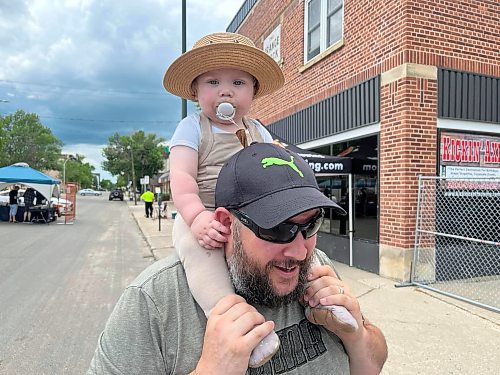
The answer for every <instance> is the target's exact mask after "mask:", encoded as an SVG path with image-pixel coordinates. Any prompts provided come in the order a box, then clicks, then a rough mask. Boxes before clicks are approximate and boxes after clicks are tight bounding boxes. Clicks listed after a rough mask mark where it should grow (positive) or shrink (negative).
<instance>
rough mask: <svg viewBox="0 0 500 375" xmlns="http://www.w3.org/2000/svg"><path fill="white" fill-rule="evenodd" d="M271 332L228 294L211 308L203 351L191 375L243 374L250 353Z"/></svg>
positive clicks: (240, 299)
mask: <svg viewBox="0 0 500 375" xmlns="http://www.w3.org/2000/svg"><path fill="white" fill-rule="evenodd" d="M273 329H274V322H272V321H267V322H266V320H265V318H264V316H262V315H261V314H260V313H259V312H258V311H257V310H256V309H255V308H254V307H253V306H251V305H249V304H248V303H246V302H245V300H244V299H243V297H240V296H238V295H236V294H231V295H229V296H226V297H224V298H222V299H221V300H220V301H219V302H218V303H217V305H215V307H214V308H213V310H212V312H211V313H210V316H209V318H208V322H207V328H206V331H205V339H204V342H203V351H202V353H201V358H200V361H199V362H198V365H197V366H196V370H195V372H194V373H196V374H197V375H203V374H214V375H218V374H223V375H227V374H245V373H246V371H247V369H248V361H249V358H250V353H251V352H252V350H253V349H254V348H255V347H256V346H257V345H258V344H259V342H260V341H261V340H262V339H263V338H264V337H266V336H267V335H268V334H269V333H270V332H271V331H272V330H273Z"/></svg>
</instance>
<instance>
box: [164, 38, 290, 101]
mask: <svg viewBox="0 0 500 375" xmlns="http://www.w3.org/2000/svg"><path fill="white" fill-rule="evenodd" d="M228 68H229V69H239V70H243V71H245V72H247V73H249V74H251V75H253V76H254V77H255V78H256V79H257V81H258V82H259V85H258V90H257V92H256V93H255V98H257V97H260V96H263V95H267V94H270V93H272V92H274V91H276V90H278V89H279V88H280V87H282V86H283V83H284V81H285V78H284V77H283V73H282V71H281V69H280V67H279V66H278V64H277V63H276V61H274V60H273V59H272V57H271V56H269V55H268V54H267V53H265V52H264V51H262V50H260V49H258V48H257V47H255V44H254V43H253V42H252V41H251V40H250V39H249V38H247V37H245V36H243V35H240V34H234V33H214V34H210V35H207V36H205V37H203V38H201V39H200V40H199V41H197V42H196V43H195V45H194V46H193V48H192V49H191V51H188V52H186V53H184V54H182V55H181V56H180V57H179V58H177V60H175V61H174V62H173V63H172V65H170V67H169V68H168V69H167V72H166V73H165V77H164V78H163V86H164V87H165V89H166V90H167V91H168V92H170V93H172V94H174V95H177V96H180V97H181V98H184V99H190V100H194V99H195V97H194V95H193V91H192V89H191V83H192V82H193V81H194V80H195V79H196V77H198V76H199V75H201V74H203V73H206V72H209V71H211V70H216V69H228Z"/></svg>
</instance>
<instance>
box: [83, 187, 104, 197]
mask: <svg viewBox="0 0 500 375" xmlns="http://www.w3.org/2000/svg"><path fill="white" fill-rule="evenodd" d="M78 194H79V195H82V196H85V195H95V196H98V195H102V193H101V192H100V191H97V190H94V189H82V190H78Z"/></svg>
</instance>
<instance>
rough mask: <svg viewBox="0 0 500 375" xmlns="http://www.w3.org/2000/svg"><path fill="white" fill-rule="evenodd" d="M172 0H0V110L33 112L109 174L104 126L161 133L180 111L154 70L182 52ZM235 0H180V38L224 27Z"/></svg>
mask: <svg viewBox="0 0 500 375" xmlns="http://www.w3.org/2000/svg"><path fill="white" fill-rule="evenodd" d="M181 3H182V2H181V0H141V1H138V0H120V1H115V0H0V46H1V48H0V113H1V114H2V115H6V114H9V113H13V112H15V111H16V110H17V109H23V110H24V111H26V112H32V113H37V114H38V115H39V116H40V118H41V121H42V123H43V124H44V125H45V126H47V127H49V128H50V129H51V130H52V132H53V133H54V134H55V135H56V136H57V137H58V138H60V139H61V140H62V141H63V142H64V147H63V151H65V152H70V153H79V154H82V155H85V156H86V161H87V162H89V163H91V164H92V165H94V167H95V168H96V172H100V173H101V178H110V175H109V174H108V173H107V172H103V171H102V168H101V161H102V156H101V149H102V147H103V146H104V145H106V144H107V140H108V137H109V136H110V135H111V134H113V133H114V132H117V131H118V132H120V133H121V134H131V133H133V132H134V131H137V130H144V131H145V132H148V133H155V134H157V135H158V136H161V137H164V138H166V139H169V138H170V136H171V135H172V132H173V130H174V128H175V125H176V123H177V122H178V121H179V119H180V112H181V110H180V108H181V102H180V99H178V98H176V97H174V96H172V95H170V94H168V93H167V92H166V91H165V90H164V89H163V86H162V80H163V74H164V73H165V70H166V68H167V67H168V65H169V64H170V63H171V62H172V61H173V60H174V59H175V58H176V57H177V56H179V55H180V53H181V48H182V46H181V12H182V9H181ZM243 3H244V0H187V1H186V4H187V48H188V49H190V48H191V46H192V45H193V44H194V43H195V42H196V40H198V39H199V38H201V37H202V36H204V35H206V34H208V33H211V32H216V31H225V29H226V27H227V26H228V25H229V23H230V22H231V20H232V19H233V17H234V16H235V15H236V13H237V11H238V10H239V8H240V7H241V5H242V4H243ZM4 101H8V102H4ZM192 110H193V108H192V106H188V112H191V111H192Z"/></svg>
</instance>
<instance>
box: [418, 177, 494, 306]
mask: <svg viewBox="0 0 500 375" xmlns="http://www.w3.org/2000/svg"><path fill="white" fill-rule="evenodd" d="M411 283H412V284H414V285H418V286H420V287H424V288H427V289H431V290H434V291H436V292H440V293H443V294H446V295H449V296H451V297H455V298H458V299H460V300H463V301H466V302H469V303H473V304H475V305H479V306H481V307H484V308H487V309H490V310H493V311H496V312H500V179H477V178H476V179H452V178H440V177H420V178H419V188H418V206H417V223H416V235H415V253H414V262H413V269H412V275H411Z"/></svg>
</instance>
